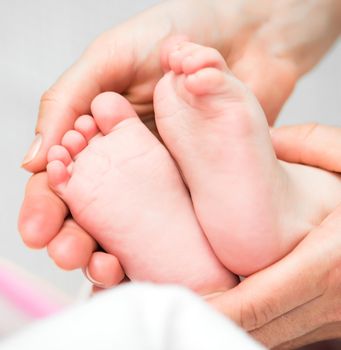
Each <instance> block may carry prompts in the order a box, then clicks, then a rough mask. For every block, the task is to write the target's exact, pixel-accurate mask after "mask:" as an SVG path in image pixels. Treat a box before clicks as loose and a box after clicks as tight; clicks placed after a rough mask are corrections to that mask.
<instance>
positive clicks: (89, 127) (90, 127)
mask: <svg viewBox="0 0 341 350" xmlns="http://www.w3.org/2000/svg"><path fill="white" fill-rule="evenodd" d="M74 128H75V130H76V131H78V132H80V133H81V134H82V135H83V136H84V137H85V139H86V140H87V141H89V140H90V139H91V138H93V137H94V136H95V135H96V134H97V133H98V132H99V130H98V128H97V125H96V122H95V120H94V118H93V117H91V116H90V115H82V116H80V117H79V118H77V120H76V121H75V125H74Z"/></svg>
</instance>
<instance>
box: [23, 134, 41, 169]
mask: <svg viewBox="0 0 341 350" xmlns="http://www.w3.org/2000/svg"><path fill="white" fill-rule="evenodd" d="M42 140H43V139H42V137H41V135H40V134H37V135H36V137H35V138H34V140H33V142H32V145H31V147H30V149H29V150H28V152H27V154H26V156H25V158H24V160H23V162H22V163H21V165H26V164H28V163H30V162H31V161H32V160H33V159H34V158H35V157H36V155H37V153H38V152H39V149H40V146H41V143H42Z"/></svg>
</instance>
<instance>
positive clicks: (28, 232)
mask: <svg viewBox="0 0 341 350" xmlns="http://www.w3.org/2000/svg"><path fill="white" fill-rule="evenodd" d="M67 214H68V210H67V208H66V206H65V204H64V202H63V201H62V200H61V199H60V198H59V197H58V196H57V195H55V194H54V193H53V192H52V191H51V190H50V188H49V186H48V183H47V175H46V172H42V173H38V174H35V175H33V176H32V177H31V178H30V180H29V182H28V184H27V186H26V191H25V198H24V202H23V204H22V207H21V210H20V215H19V222H18V227H19V232H20V233H21V236H22V239H23V241H24V242H25V244H26V245H27V246H29V247H31V248H43V247H45V246H46V245H47V244H48V243H49V242H50V241H51V239H53V238H54V237H55V236H56V235H57V234H58V232H59V230H60V229H61V227H62V225H63V223H64V219H65V217H66V215H67Z"/></svg>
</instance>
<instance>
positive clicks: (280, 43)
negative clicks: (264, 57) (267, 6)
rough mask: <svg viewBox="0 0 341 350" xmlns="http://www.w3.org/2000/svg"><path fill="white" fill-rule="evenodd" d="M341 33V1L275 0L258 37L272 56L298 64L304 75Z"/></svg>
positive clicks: (300, 71) (298, 71) (297, 66)
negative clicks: (269, 15)
mask: <svg viewBox="0 0 341 350" xmlns="http://www.w3.org/2000/svg"><path fill="white" fill-rule="evenodd" d="M340 32H341V2H340V1H339V0H317V1H310V2H308V1H300V0H292V1H287V0H283V1H282V0H281V1H276V2H274V3H273V7H272V15H271V18H270V20H269V21H268V22H267V23H266V24H265V25H264V26H263V27H262V28H261V29H260V30H259V31H258V35H257V40H260V41H262V42H264V46H265V47H266V49H267V51H268V52H269V53H270V54H271V55H272V56H274V57H277V58H279V59H284V60H287V61H290V62H291V63H292V64H294V65H295V67H296V70H297V74H298V77H300V76H302V75H303V74H305V73H306V72H308V71H309V70H310V69H312V68H313V67H314V66H315V65H316V64H317V63H318V62H319V61H320V59H321V58H322V57H323V56H324V54H325V53H326V52H327V51H328V50H329V48H330V47H331V46H332V45H333V44H334V42H335V41H336V40H337V38H338V36H339V34H340Z"/></svg>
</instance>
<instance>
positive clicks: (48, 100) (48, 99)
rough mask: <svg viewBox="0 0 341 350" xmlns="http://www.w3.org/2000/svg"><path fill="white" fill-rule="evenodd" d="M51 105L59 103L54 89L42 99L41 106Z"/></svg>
mask: <svg viewBox="0 0 341 350" xmlns="http://www.w3.org/2000/svg"><path fill="white" fill-rule="evenodd" d="M50 103H58V97H57V93H56V91H55V90H54V88H53V87H52V88H50V89H48V90H46V91H45V92H44V93H43V94H42V95H41V97H40V104H41V105H46V104H50Z"/></svg>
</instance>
